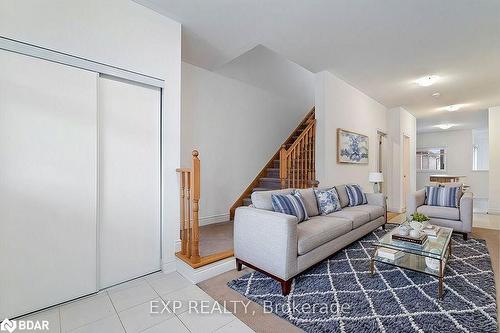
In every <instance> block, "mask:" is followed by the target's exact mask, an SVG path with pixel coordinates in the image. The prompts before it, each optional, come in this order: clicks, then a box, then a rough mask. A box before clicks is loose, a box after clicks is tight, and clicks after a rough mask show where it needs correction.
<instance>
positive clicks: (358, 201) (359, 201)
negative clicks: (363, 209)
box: [345, 184, 368, 207]
mask: <svg viewBox="0 0 500 333" xmlns="http://www.w3.org/2000/svg"><path fill="white" fill-rule="evenodd" d="M345 189H346V191H347V196H348V197H349V207H354V206H359V205H366V204H367V203H368V200H367V199H366V194H364V193H363V189H362V188H361V186H359V185H358V184H352V185H346V186H345Z"/></svg>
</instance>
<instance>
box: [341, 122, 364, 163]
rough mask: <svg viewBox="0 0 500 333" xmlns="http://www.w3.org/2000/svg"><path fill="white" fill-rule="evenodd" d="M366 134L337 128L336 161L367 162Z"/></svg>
mask: <svg viewBox="0 0 500 333" xmlns="http://www.w3.org/2000/svg"><path fill="white" fill-rule="evenodd" d="M368 148H369V145H368V136H366V135H363V134H359V133H355V132H351V131H346V130H344V129H341V128H337V163H350V164H368Z"/></svg>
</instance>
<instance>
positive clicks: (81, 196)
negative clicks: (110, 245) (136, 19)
mask: <svg viewBox="0 0 500 333" xmlns="http://www.w3.org/2000/svg"><path fill="white" fill-rule="evenodd" d="M96 100H97V74H95V73H92V72H88V71H85V70H80V69H76V68H72V67H69V66H64V65H60V64H56V63H51V62H48V61H44V60H40V59H36V58H31V57H28V56H23V55H19V54H16V53H11V52H8V51H3V50H0V318H5V317H14V316H18V315H21V314H25V313H28V312H31V311H34V310H37V309H40V308H44V307H48V306H50V305H54V304H57V303H60V302H63V301H67V300H70V299H72V298H76V297H79V296H83V295H85V294H89V293H92V292H95V291H96V290H97V273H96V267H97V261H96V257H97V253H96V192H97V189H96V183H97V179H96V156H97V155H96V154H97V152H96V144H97V142H96V138H97V121H96V118H97V105H96Z"/></svg>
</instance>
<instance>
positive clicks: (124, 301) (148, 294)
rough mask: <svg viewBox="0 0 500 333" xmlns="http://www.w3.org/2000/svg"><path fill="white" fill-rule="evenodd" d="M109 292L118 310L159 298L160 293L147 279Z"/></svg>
mask: <svg viewBox="0 0 500 333" xmlns="http://www.w3.org/2000/svg"><path fill="white" fill-rule="evenodd" d="M108 294H109V297H110V298H111V301H112V302H113V305H114V306H115V308H116V311H118V312H120V311H123V310H125V309H128V308H131V307H133V306H135V305H139V304H142V303H145V302H147V301H150V300H153V299H155V298H158V294H157V293H156V292H155V291H154V290H153V288H151V286H150V285H149V284H148V283H147V282H146V281H145V280H142V281H141V282H140V283H138V284H136V285H133V286H131V287H129V288H121V289H118V290H109V291H108Z"/></svg>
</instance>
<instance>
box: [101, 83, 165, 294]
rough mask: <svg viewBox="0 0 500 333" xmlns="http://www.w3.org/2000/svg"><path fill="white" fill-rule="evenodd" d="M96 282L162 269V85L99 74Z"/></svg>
mask: <svg viewBox="0 0 500 333" xmlns="http://www.w3.org/2000/svg"><path fill="white" fill-rule="evenodd" d="M98 99H99V210H100V222H99V223H100V230H101V242H100V287H101V288H104V287H108V286H111V285H114V284H117V283H120V282H123V281H126V280H129V279H132V278H135V277H138V276H141V275H144V274H148V273H151V272H154V271H158V270H159V269H160V90H159V89H158V88H153V87H149V86H143V85H139V84H134V83H131V82H128V81H122V80H119V79H114V78H109V77H100V78H99V97H98Z"/></svg>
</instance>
